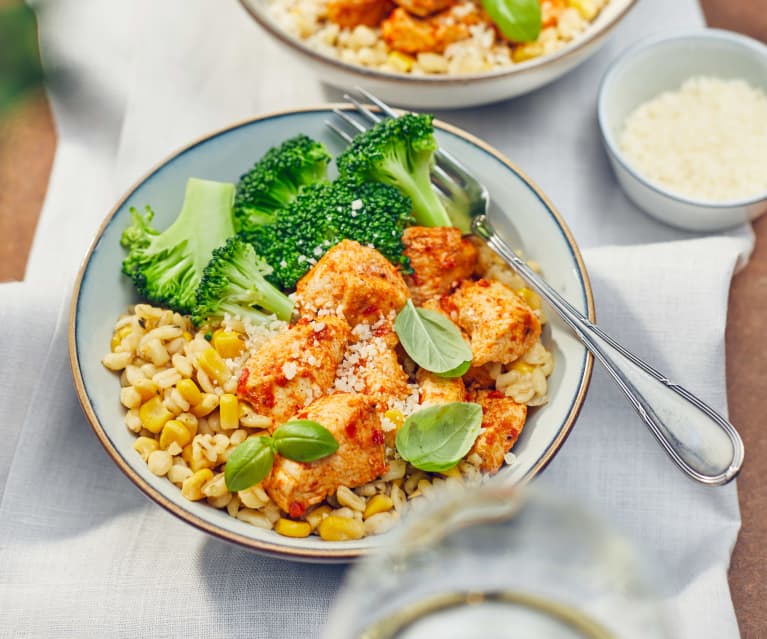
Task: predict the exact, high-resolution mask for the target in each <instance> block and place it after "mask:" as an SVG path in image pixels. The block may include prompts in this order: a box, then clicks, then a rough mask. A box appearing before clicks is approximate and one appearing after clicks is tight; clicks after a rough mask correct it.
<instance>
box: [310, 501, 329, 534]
mask: <svg viewBox="0 0 767 639" xmlns="http://www.w3.org/2000/svg"><path fill="white" fill-rule="evenodd" d="M332 510H333V509H332V508H331V507H330V506H328V505H327V504H326V505H324V506H318V507H317V508H315V509H314V510H312V511H310V512H308V513H306V521H308V522H309V525H310V526H311V527H312V530H316V529H317V526H319V525H320V522H321V521H322V520H323V519H325V517H327V516H328V515H329V514H330V513H331V512H332Z"/></svg>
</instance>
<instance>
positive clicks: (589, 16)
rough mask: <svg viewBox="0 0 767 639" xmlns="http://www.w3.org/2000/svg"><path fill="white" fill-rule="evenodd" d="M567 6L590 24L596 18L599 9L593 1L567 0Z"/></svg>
mask: <svg viewBox="0 0 767 639" xmlns="http://www.w3.org/2000/svg"><path fill="white" fill-rule="evenodd" d="M567 6H568V7H571V8H573V9H575V10H576V11H577V12H578V13H580V14H581V18H583V19H584V20H588V21H589V22H590V21H591V20H593V19H594V18H596V16H597V13H599V7H598V6H597V3H596V2H594V1H593V0H567Z"/></svg>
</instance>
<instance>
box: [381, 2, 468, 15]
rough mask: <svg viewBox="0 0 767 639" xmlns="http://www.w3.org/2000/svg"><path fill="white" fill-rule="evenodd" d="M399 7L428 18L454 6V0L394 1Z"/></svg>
mask: <svg viewBox="0 0 767 639" xmlns="http://www.w3.org/2000/svg"><path fill="white" fill-rule="evenodd" d="M394 1H395V2H396V3H397V4H398V5H399V6H400V7H402V8H403V9H405V10H406V11H409V12H410V13H413V14H415V15H417V16H420V17H422V18H423V17H425V16H429V15H431V14H432V13H436V12H437V11H442V10H443V9H447V8H448V7H451V6H453V5H454V4H455V2H456V0H394Z"/></svg>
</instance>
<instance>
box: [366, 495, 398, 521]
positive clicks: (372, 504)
mask: <svg viewBox="0 0 767 639" xmlns="http://www.w3.org/2000/svg"><path fill="white" fill-rule="evenodd" d="M393 507H394V502H393V501H392V500H391V497H389V496H388V495H382V494H380V493H379V494H378V495H373V496H372V497H371V498H370V499H369V500H368V503H367V506H365V512H364V513H363V515H362V517H363V518H364V519H367V518H368V517H372V516H373V515H377V514H378V513H385V512H388V511H389V510H391V509H392V508H393Z"/></svg>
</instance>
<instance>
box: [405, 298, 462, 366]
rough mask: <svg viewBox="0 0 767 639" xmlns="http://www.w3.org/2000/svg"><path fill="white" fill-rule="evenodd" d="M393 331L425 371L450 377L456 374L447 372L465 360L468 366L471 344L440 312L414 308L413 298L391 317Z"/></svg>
mask: <svg viewBox="0 0 767 639" xmlns="http://www.w3.org/2000/svg"><path fill="white" fill-rule="evenodd" d="M394 332H395V333H397V337H399V341H400V343H401V344H402V347H403V348H404V349H405V351H406V352H407V354H408V355H410V357H411V358H412V359H413V361H414V362H415V363H416V364H418V365H419V366H420V367H421V368H425V369H426V370H427V371H431V372H432V373H437V374H448V375H447V376H448V377H451V376H457V375H450V373H453V372H454V371H456V370H457V369H459V367H461V366H466V363H467V362H468V363H469V366H470V365H471V356H472V355H471V347H470V346H469V345H468V344H467V343H466V340H465V339H463V337H462V336H461V331H459V330H458V327H457V326H456V325H455V324H453V322H451V321H450V320H449V319H448V318H447V317H445V316H444V315H442V313H437V311H431V310H429V309H426V308H416V307H415V306H414V305H413V300H408V301H407V304H405V306H404V307H403V308H402V310H401V311H400V312H399V314H398V315H397V319H395V320H394ZM469 366H466V370H468V368H469ZM464 372H465V371H464Z"/></svg>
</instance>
